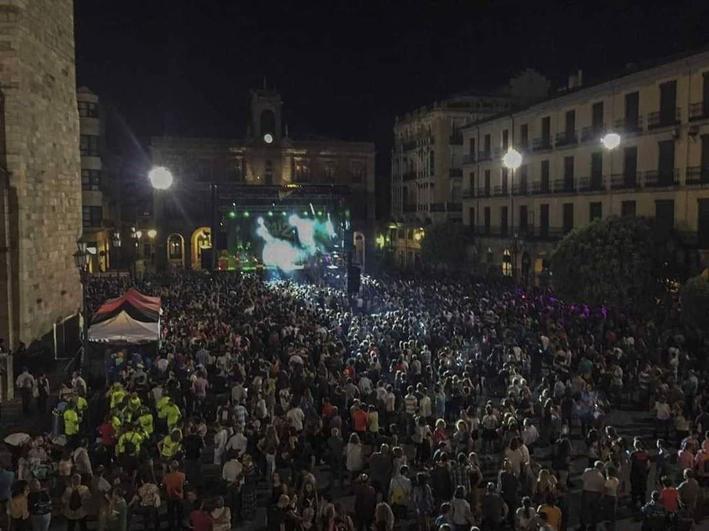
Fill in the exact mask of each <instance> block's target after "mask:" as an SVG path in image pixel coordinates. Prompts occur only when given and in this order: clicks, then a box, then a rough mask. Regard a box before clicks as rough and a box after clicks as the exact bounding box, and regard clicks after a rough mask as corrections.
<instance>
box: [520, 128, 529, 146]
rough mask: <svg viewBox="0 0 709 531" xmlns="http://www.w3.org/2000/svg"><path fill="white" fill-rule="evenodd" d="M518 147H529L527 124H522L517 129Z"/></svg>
mask: <svg viewBox="0 0 709 531" xmlns="http://www.w3.org/2000/svg"><path fill="white" fill-rule="evenodd" d="M519 145H520V147H523V148H526V147H527V145H529V126H528V125H527V124H522V125H521V126H520V127H519Z"/></svg>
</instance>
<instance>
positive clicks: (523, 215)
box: [518, 205, 528, 234]
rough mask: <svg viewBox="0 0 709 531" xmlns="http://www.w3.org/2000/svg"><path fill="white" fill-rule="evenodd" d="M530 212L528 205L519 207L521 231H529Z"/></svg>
mask: <svg viewBox="0 0 709 531" xmlns="http://www.w3.org/2000/svg"><path fill="white" fill-rule="evenodd" d="M527 222H528V214H527V205H520V207H519V222H518V223H519V231H520V232H521V233H522V234H524V233H526V232H527V227H528V224H527Z"/></svg>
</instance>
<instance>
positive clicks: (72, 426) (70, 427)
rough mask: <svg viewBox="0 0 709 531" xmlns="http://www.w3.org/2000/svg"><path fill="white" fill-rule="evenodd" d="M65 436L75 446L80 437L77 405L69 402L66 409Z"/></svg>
mask: <svg viewBox="0 0 709 531" xmlns="http://www.w3.org/2000/svg"><path fill="white" fill-rule="evenodd" d="M63 417H64V435H66V438H67V440H68V441H70V442H71V443H72V445H73V442H74V441H76V440H77V439H78V437H79V415H78V413H77V412H76V405H75V404H73V403H72V402H69V403H68V404H67V406H66V409H64V415H63Z"/></svg>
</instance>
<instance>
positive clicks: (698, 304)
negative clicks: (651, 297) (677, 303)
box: [680, 269, 709, 331]
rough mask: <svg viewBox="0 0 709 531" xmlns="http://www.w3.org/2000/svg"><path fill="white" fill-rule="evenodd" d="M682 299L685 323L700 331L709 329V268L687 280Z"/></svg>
mask: <svg viewBox="0 0 709 531" xmlns="http://www.w3.org/2000/svg"><path fill="white" fill-rule="evenodd" d="M680 300H681V302H682V321H683V322H684V323H685V325H686V326H688V327H690V328H694V329H695V330H698V331H706V330H709V269H705V270H704V272H703V273H702V274H701V275H697V276H696V277H692V278H690V279H689V280H687V282H685V284H684V286H682V290H681V291H680Z"/></svg>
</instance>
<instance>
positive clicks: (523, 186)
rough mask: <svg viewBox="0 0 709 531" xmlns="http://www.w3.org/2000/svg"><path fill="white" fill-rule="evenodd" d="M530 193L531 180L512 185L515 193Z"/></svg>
mask: <svg viewBox="0 0 709 531" xmlns="http://www.w3.org/2000/svg"><path fill="white" fill-rule="evenodd" d="M528 193H529V182H526V181H520V182H518V183H514V184H513V185H512V194H513V195H527V194H528Z"/></svg>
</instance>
